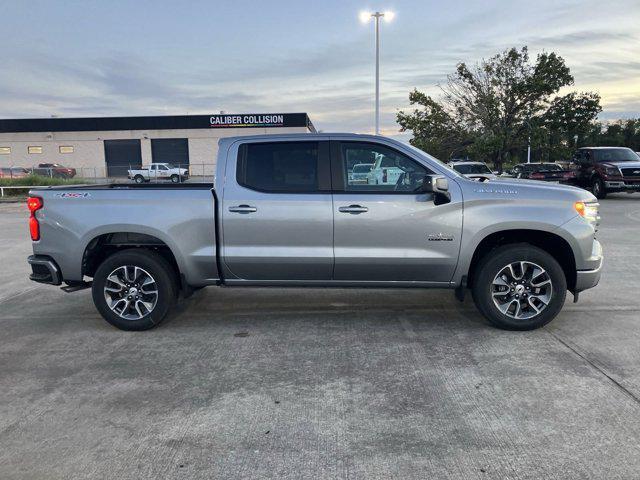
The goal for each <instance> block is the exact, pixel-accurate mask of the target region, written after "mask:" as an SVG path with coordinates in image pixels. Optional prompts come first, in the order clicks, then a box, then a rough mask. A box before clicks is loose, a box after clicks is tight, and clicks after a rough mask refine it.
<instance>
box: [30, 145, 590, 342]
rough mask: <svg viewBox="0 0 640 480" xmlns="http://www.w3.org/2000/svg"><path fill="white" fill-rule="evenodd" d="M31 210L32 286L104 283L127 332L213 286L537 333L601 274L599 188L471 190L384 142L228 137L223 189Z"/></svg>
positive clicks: (503, 184)
mask: <svg viewBox="0 0 640 480" xmlns="http://www.w3.org/2000/svg"><path fill="white" fill-rule="evenodd" d="M380 158H384V165H392V168H394V169H399V170H401V171H402V173H401V174H400V175H399V176H398V178H397V180H396V182H395V183H394V184H388V183H385V184H379V185H373V184H366V183H363V182H351V181H350V180H349V178H350V175H349V173H350V172H351V170H352V169H353V167H354V166H355V165H358V164H363V163H370V164H372V163H375V160H376V159H378V160H379V159H380ZM351 178H353V176H351ZM28 206H29V209H30V212H31V213H30V219H29V224H30V231H31V237H32V240H33V253H34V255H33V256H30V257H29V259H28V261H29V264H30V265H31V267H32V274H31V279H32V280H34V281H36V282H42V283H49V284H53V285H61V284H62V283H65V284H66V286H65V287H63V288H64V289H66V290H67V291H74V290H79V289H82V288H86V287H89V286H91V288H92V293H93V300H94V302H95V305H96V307H97V309H98V311H99V312H100V313H101V314H102V316H103V317H104V318H105V319H106V320H107V321H108V322H110V323H111V324H113V325H115V326H116V327H118V328H121V329H123V330H144V329H148V328H152V327H154V326H155V325H157V324H159V323H160V322H161V321H162V320H163V318H164V317H165V316H166V315H167V313H168V312H169V311H170V309H171V307H172V305H173V304H174V303H175V302H176V300H177V299H178V298H179V297H180V296H181V295H182V296H185V297H186V296H188V295H189V294H190V293H191V292H193V291H194V290H195V289H198V288H200V287H204V286H208V285H220V286H229V287H242V286H279V287H287V286H288V287H300V286H307V287H308V286H312V287H313V286H322V287H327V286H331V287H345V286H349V287H419V288H427V287H429V288H431V287H437V288H448V289H454V292H455V295H456V297H457V298H458V299H459V300H462V299H463V298H464V295H465V292H466V291H467V290H468V289H470V290H471V293H472V296H473V300H474V301H475V304H476V305H477V307H478V309H479V310H480V312H481V313H482V314H483V315H484V316H485V317H486V318H487V319H488V320H489V321H490V322H491V323H492V324H494V325H496V326H498V327H501V328H506V329H516V330H527V329H533V328H537V327H540V326H542V325H544V324H546V323H547V322H549V321H551V320H552V319H553V318H554V317H555V316H556V315H557V314H558V312H559V311H560V309H561V308H562V306H563V304H564V302H565V296H566V292H567V290H568V291H570V292H572V293H573V295H574V298H575V299H576V300H577V298H578V293H579V292H580V291H582V290H585V289H587V288H591V287H594V286H595V285H596V284H597V283H598V280H599V278H600V269H601V267H602V249H601V246H600V243H599V242H598V241H597V240H596V239H595V233H596V229H597V225H598V221H599V216H598V203H597V202H596V199H595V197H594V196H593V195H591V194H590V193H589V192H587V191H586V190H582V189H578V188H574V187H568V186H560V185H553V184H546V183H542V182H536V181H528V180H502V179H496V180H488V181H484V182H477V181H472V180H469V179H467V178H465V177H463V176H461V175H459V174H458V173H457V172H455V171H454V170H452V169H450V168H447V167H446V166H445V165H444V164H442V163H440V162H439V161H438V160H436V159H435V158H433V157H431V156H429V155H428V154H426V153H424V152H422V151H421V150H418V149H416V148H413V147H412V146H410V145H407V144H404V143H401V142H397V141H394V140H392V139H389V138H384V137H379V136H366V135H353V134H298V135H268V136H264V135H263V136H251V137H233V138H225V139H223V140H221V141H220V143H219V156H218V161H217V172H216V176H215V180H214V184H213V185H211V184H196V183H187V184H179V185H171V184H159V185H158V184H156V185H118V184H113V185H100V186H96V185H94V186H74V187H64V188H59V187H58V188H56V187H54V188H46V189H34V190H32V191H31V192H30V198H29V200H28ZM87 279H92V281H87Z"/></svg>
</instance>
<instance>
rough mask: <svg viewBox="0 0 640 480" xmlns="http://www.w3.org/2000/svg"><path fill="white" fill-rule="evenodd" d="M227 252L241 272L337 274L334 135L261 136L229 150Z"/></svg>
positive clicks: (298, 276) (250, 276)
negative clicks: (328, 137)
mask: <svg viewBox="0 0 640 480" xmlns="http://www.w3.org/2000/svg"><path fill="white" fill-rule="evenodd" d="M225 177H226V181H225V185H224V193H223V192H219V194H220V195H221V196H222V198H223V204H222V232H223V236H224V238H223V251H222V258H223V259H224V263H225V266H226V267H227V269H228V271H229V273H230V275H231V278H229V283H233V278H234V277H235V278H236V279H243V280H258V281H270V280H271V281H283V280H305V281H310V280H330V279H331V275H332V271H333V210H332V202H331V200H332V198H331V175H330V159H329V143H328V142H318V141H287V142H264V143H260V142H256V143H246V144H243V145H241V146H240V148H239V151H238V155H237V158H236V157H233V158H232V156H229V157H227V165H226V173H225Z"/></svg>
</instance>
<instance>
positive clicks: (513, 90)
mask: <svg viewBox="0 0 640 480" xmlns="http://www.w3.org/2000/svg"><path fill="white" fill-rule="evenodd" d="M572 84H573V77H572V76H571V73H570V70H569V67H567V66H566V64H565V62H564V60H563V59H562V57H560V56H558V55H557V54H555V53H553V52H551V53H541V54H539V55H538V56H537V57H536V60H535V62H532V61H531V59H530V58H529V52H528V50H527V47H523V48H522V49H520V50H518V49H516V48H511V49H509V50H506V51H504V52H502V53H499V54H498V55H495V56H493V57H491V58H489V59H488V60H482V61H481V62H479V63H477V64H476V65H474V66H471V67H469V66H467V64H466V63H460V64H458V66H457V67H456V71H455V73H453V74H452V75H449V76H448V77H447V82H446V83H445V84H444V85H440V90H441V93H442V95H441V98H439V99H437V100H436V99H434V98H432V97H430V96H428V95H426V94H424V93H422V92H419V91H418V90H414V91H413V92H411V93H410V95H409V101H410V103H411V105H416V106H417V108H415V109H414V110H413V111H410V112H404V111H400V112H399V113H398V115H397V122H398V124H399V125H400V130H401V131H411V132H412V133H413V139H412V140H411V143H412V144H413V145H416V146H418V147H419V148H424V149H425V150H427V151H430V152H433V153H434V154H435V155H439V156H440V158H442V159H444V160H447V159H448V158H450V157H451V156H452V155H453V154H454V153H456V152H463V153H464V154H470V155H472V156H474V157H476V158H482V159H486V160H490V161H492V162H494V164H495V165H496V168H497V169H498V170H499V171H501V169H502V164H503V163H504V162H505V161H506V160H507V159H508V158H509V157H510V156H513V155H514V154H517V152H519V151H522V149H523V147H524V148H526V144H527V138H528V137H529V136H531V137H532V143H533V141H534V140H537V141H538V142H545V141H546V142H552V143H553V144H554V145H555V144H556V143H558V142H560V143H561V142H565V143H567V142H569V140H568V136H570V135H575V133H573V132H574V131H580V132H583V130H584V131H586V129H587V127H586V126H585V125H586V124H587V123H588V122H590V121H592V120H593V119H594V118H595V116H596V115H597V114H598V112H599V111H600V105H599V97H598V96H597V95H595V94H592V93H585V94H578V93H570V94H568V95H564V96H558V91H559V90H560V89H561V88H563V87H566V86H570V85H572ZM574 110H579V112H580V113H579V114H575V115H573V116H571V115H568V114H567V113H571V112H574ZM589 119H590V120H589ZM585 121H586V122H587V123H585ZM583 134H584V133H583ZM541 145H542V144H538V145H537V146H538V148H539V149H540V150H543V148H541ZM535 146H536V145H534V147H535ZM567 148H569V143H567ZM544 150H546V151H547V154H550V153H551V152H550V149H549V147H548V146H547V147H545V148H544ZM553 153H554V154H555V152H553Z"/></svg>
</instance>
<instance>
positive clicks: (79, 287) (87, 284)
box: [60, 282, 93, 293]
mask: <svg viewBox="0 0 640 480" xmlns="http://www.w3.org/2000/svg"><path fill="white" fill-rule="evenodd" d="M92 283H93V282H80V283H76V284H73V285H67V286H66V287H60V290H62V291H64V292H66V293H73V292H77V291H78V290H84V289H86V288H91V285H92Z"/></svg>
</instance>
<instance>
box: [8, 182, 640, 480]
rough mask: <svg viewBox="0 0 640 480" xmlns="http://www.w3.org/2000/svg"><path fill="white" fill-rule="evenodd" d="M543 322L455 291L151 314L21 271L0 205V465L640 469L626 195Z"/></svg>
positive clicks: (218, 296)
mask: <svg viewBox="0 0 640 480" xmlns="http://www.w3.org/2000/svg"><path fill="white" fill-rule="evenodd" d="M601 204H602V206H601V215H602V223H601V227H600V232H599V234H598V235H599V238H600V240H601V241H602V243H603V245H604V248H605V267H604V271H603V276H602V280H601V284H600V285H599V286H598V287H597V288H595V289H592V290H589V291H587V292H584V293H583V294H582V296H581V298H580V302H579V303H577V304H573V303H570V302H571V301H572V296H571V295H568V296H567V305H566V306H565V308H564V310H563V311H562V313H561V314H560V315H559V316H558V318H557V319H556V320H555V321H554V322H552V323H551V324H550V325H548V326H547V327H545V328H543V329H541V330H537V331H532V332H507V331H501V330H496V329H494V328H492V327H489V326H488V325H487V324H486V323H485V322H484V320H483V319H482V317H481V316H480V314H479V313H477V312H476V310H475V308H474V306H473V303H472V301H471V299H470V298H467V299H466V300H465V302H464V303H463V304H461V303H458V302H457V301H455V300H454V298H453V293H452V292H450V291H438V290H429V291H424V290H417V289H416V290H349V289H345V290H331V289H296V290H281V289H205V290H201V291H199V292H197V293H196V294H195V295H194V296H193V297H192V298H190V299H188V300H186V301H184V302H182V303H181V304H180V306H179V307H178V309H177V311H176V312H175V314H174V315H173V316H172V318H170V319H168V320H167V321H166V322H165V323H163V324H162V325H161V326H160V327H159V328H157V329H155V330H151V331H147V332H140V333H128V332H122V331H119V330H116V329H115V328H113V327H111V326H110V325H109V324H107V323H106V322H105V321H104V320H103V319H102V318H101V317H100V316H99V314H98V313H97V312H96V310H95V309H94V306H93V303H92V301H91V295H90V291H88V290H85V291H82V292H77V293H74V294H66V293H63V292H62V291H61V290H60V289H58V288H55V287H51V286H40V285H37V284H34V283H32V282H30V281H29V280H28V279H27V275H28V268H27V264H26V257H27V255H29V253H30V250H31V245H30V241H29V238H28V231H27V220H26V219H27V211H26V207H25V206H24V205H22V204H0V229H1V231H2V233H1V234H0V262H1V265H2V266H3V268H2V269H0V326H1V328H2V342H1V344H0V367H1V368H0V478H2V479H12V478H29V479H30V478H88V477H92V478H119V479H124V478H132V479H133V478H135V479H139V478H149V479H151V478H185V479H187V478H188V479H192V478H332V479H333V478H349V479H356V478H358V479H359V478H363V479H372V478H379V479H388V478H399V479H408V478H420V479H423V478H460V479H467V478H514V479H515V478H517V479H524V478H531V479H538V478H593V479H601V478H608V479H614V478H637V477H638V472H640V347H639V345H640V294H639V293H638V287H639V286H640V275H639V274H638V268H639V265H640V248H639V247H640V194H633V195H626V194H618V195H611V196H610V197H609V198H607V199H606V200H603V201H602V202H601Z"/></svg>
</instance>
